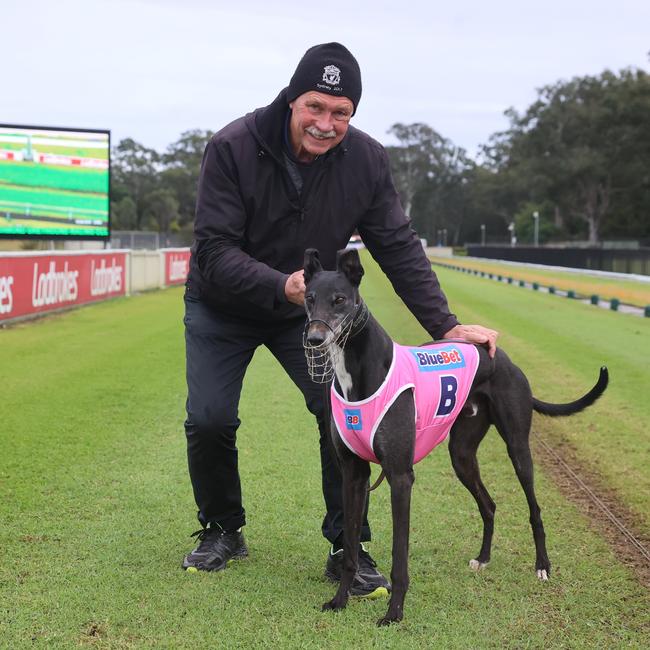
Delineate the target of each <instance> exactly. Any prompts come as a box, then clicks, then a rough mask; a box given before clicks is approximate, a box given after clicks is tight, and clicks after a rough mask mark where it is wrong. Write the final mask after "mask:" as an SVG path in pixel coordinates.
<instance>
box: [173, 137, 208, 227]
mask: <svg viewBox="0 0 650 650" xmlns="http://www.w3.org/2000/svg"><path fill="white" fill-rule="evenodd" d="M211 136H212V133H211V132H210V131H203V130H201V129H193V130H190V131H185V132H184V133H182V134H181V137H180V138H179V139H178V140H177V141H176V142H174V143H172V144H170V145H169V146H168V147H167V151H166V152H165V153H164V154H163V156H162V162H163V164H164V170H163V171H162V173H161V184H162V186H163V187H165V188H166V189H169V190H171V191H173V193H174V195H175V197H176V200H177V201H178V212H179V221H180V224H181V225H186V224H190V223H191V222H192V221H193V219H194V209H195V205H196V192H197V186H198V182H199V172H200V170H201V161H202V160H203V151H204V150H205V146H206V144H207V143H208V140H209V139H210V137H211Z"/></svg>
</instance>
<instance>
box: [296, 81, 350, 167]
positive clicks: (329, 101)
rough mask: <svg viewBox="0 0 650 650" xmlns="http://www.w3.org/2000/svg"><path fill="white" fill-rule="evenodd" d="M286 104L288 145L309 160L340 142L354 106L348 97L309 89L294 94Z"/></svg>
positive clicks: (298, 154)
mask: <svg viewBox="0 0 650 650" xmlns="http://www.w3.org/2000/svg"><path fill="white" fill-rule="evenodd" d="M289 106H290V108H291V110H292V113H291V123H290V125H289V134H290V138H291V146H292V148H293V152H294V154H295V156H296V158H298V160H300V161H302V162H310V161H311V160H313V159H314V157H315V156H320V155H322V154H324V153H325V152H326V151H329V150H330V149H332V148H333V147H335V146H336V145H337V144H338V143H339V142H341V140H343V138H344V137H345V134H346V133H347V130H348V125H349V123H350V118H351V117H352V111H353V110H354V106H353V104H352V102H351V101H350V100H349V99H348V98H347V97H333V96H332V95H326V94H325V93H319V92H316V91H312V90H310V91H309V92H306V93H304V94H302V95H300V96H299V97H296V99H294V100H293V101H292V102H291V103H290V104H289Z"/></svg>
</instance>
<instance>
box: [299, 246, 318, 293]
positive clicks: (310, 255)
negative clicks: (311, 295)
mask: <svg viewBox="0 0 650 650" xmlns="http://www.w3.org/2000/svg"><path fill="white" fill-rule="evenodd" d="M303 269H304V272H305V284H307V283H308V282H309V281H310V280H311V279H312V278H313V277H314V275H315V274H316V273H318V272H319V271H322V270H323V266H322V265H321V263H320V257H319V255H318V251H317V250H316V249H315V248H308V249H307V250H306V251H305V261H304V264H303Z"/></svg>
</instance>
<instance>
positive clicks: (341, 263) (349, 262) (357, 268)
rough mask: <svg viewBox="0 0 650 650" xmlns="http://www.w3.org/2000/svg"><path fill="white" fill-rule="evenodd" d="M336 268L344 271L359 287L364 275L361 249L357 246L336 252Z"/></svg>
mask: <svg viewBox="0 0 650 650" xmlns="http://www.w3.org/2000/svg"><path fill="white" fill-rule="evenodd" d="M336 270H337V271H340V272H341V273H343V274H344V275H345V276H346V277H347V279H348V280H350V282H351V283H352V284H353V285H354V286H355V287H358V286H359V285H360V284H361V278H362V277H363V266H361V259H359V251H357V249H356V248H351V249H350V250H342V251H339V252H338V253H337V254H336Z"/></svg>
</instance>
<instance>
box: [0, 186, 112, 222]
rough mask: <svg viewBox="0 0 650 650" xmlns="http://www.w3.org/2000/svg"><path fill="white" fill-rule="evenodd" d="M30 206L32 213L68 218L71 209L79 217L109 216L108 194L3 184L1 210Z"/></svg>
mask: <svg viewBox="0 0 650 650" xmlns="http://www.w3.org/2000/svg"><path fill="white" fill-rule="evenodd" d="M27 207H29V209H30V214H32V215H43V216H52V217H65V216H67V213H68V211H69V210H73V211H74V213H75V214H76V216H79V217H84V218H92V219H102V218H103V219H107V218H108V195H104V196H102V195H97V194H82V193H81V192H70V191H66V190H51V189H44V188H33V187H19V186H17V185H3V184H2V183H0V211H5V210H9V211H14V212H19V211H24V210H25V209H26V208H27Z"/></svg>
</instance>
